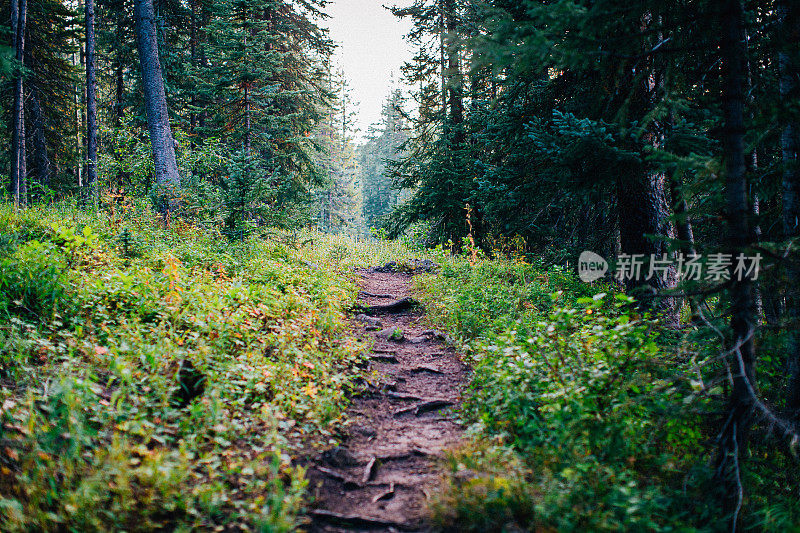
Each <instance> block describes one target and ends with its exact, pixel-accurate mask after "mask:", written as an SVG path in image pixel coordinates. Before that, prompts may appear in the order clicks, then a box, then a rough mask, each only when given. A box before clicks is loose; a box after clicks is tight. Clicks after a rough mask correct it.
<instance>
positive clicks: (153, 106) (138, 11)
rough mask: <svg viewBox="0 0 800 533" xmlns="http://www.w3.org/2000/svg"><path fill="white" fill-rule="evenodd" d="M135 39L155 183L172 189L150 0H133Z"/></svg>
mask: <svg viewBox="0 0 800 533" xmlns="http://www.w3.org/2000/svg"><path fill="white" fill-rule="evenodd" d="M134 17H135V22H136V42H137V46H138V49H139V61H140V63H141V70H142V87H143V88H144V100H145V110H146V112H147V127H148V129H149V131H150V144H151V145H152V150H153V161H154V163H155V173H156V183H157V185H158V186H159V187H161V188H164V189H167V190H168V191H171V192H174V191H175V190H177V188H178V187H179V186H180V176H179V175H178V163H177V160H176V158H175V145H174V139H173V137H172V129H171V128H170V125H169V112H168V109H167V98H166V94H165V92H164V79H163V76H162V71H161V62H160V61H159V58H158V42H157V40H156V25H155V13H154V11H153V1H152V0H135V2H134Z"/></svg>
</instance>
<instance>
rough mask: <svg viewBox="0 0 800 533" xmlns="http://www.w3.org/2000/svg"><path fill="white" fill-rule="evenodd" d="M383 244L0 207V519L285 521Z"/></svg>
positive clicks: (332, 417)
mask: <svg viewBox="0 0 800 533" xmlns="http://www.w3.org/2000/svg"><path fill="white" fill-rule="evenodd" d="M406 255H407V251H406V250H405V249H404V248H403V247H401V246H398V245H391V244H387V243H378V244H375V243H356V242H353V241H352V240H350V239H348V238H344V237H335V236H326V235H321V234H316V233H310V232H299V233H287V232H281V233H271V234H265V235H263V236H261V237H257V236H254V237H251V238H249V239H248V240H246V241H244V242H231V241H229V240H227V239H225V238H223V237H222V236H220V235H219V234H218V233H217V232H215V231H212V230H203V229H200V228H197V227H194V226H191V225H188V224H184V223H182V222H181V221H179V220H173V221H171V222H170V223H169V224H167V225H165V224H164V221H163V220H161V219H160V218H159V217H158V216H156V215H154V214H152V213H151V211H150V209H149V208H148V207H147V206H144V205H136V204H128V205H124V206H116V207H113V208H112V207H111V206H107V207H106V209H104V210H103V211H101V212H100V213H99V214H90V213H86V212H83V211H81V210H78V209H76V208H75V207H74V206H67V205H61V206H56V207H52V208H33V209H29V210H26V211H23V212H20V213H14V212H13V210H11V209H10V208H8V207H7V206H0V289H1V290H0V405H2V412H0V424H1V426H0V530H2V531H112V530H115V531H117V530H125V531H152V530H156V529H165V530H176V531H182V530H198V529H199V530H220V531H221V530H223V529H224V530H234V529H237V528H238V529H240V530H245V531H291V530H294V529H295V528H297V527H298V523H299V522H298V520H299V519H298V516H299V515H300V514H301V511H302V507H303V505H304V502H305V501H306V500H305V487H306V481H305V478H304V472H303V469H302V468H300V467H295V466H292V465H293V459H294V457H295V456H296V454H297V453H299V451H300V449H301V446H302V447H303V449H304V450H308V449H309V447H319V446H328V445H330V444H332V443H333V442H334V435H335V431H336V428H337V427H338V425H339V424H340V423H341V422H342V417H343V410H344V408H345V407H346V406H347V396H348V393H349V392H350V391H351V390H352V387H353V379H354V378H355V377H357V376H358V375H359V371H358V369H357V365H358V363H359V362H360V361H361V358H362V353H363V350H364V346H362V345H360V344H358V343H357V342H356V341H354V340H352V339H349V338H348V337H347V335H346V331H345V322H344V318H345V315H344V313H345V310H346V309H347V308H349V307H350V306H351V305H352V303H353V302H354V299H355V297H356V294H357V287H356V285H355V282H354V273H353V267H355V266H366V265H370V264H375V263H376V262H377V261H376V260H387V261H388V260H400V259H402V258H403V257H405V256H406Z"/></svg>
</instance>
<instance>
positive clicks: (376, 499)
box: [372, 481, 394, 503]
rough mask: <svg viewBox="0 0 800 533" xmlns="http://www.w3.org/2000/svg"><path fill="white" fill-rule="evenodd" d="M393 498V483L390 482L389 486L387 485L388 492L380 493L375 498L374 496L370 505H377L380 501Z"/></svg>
mask: <svg viewBox="0 0 800 533" xmlns="http://www.w3.org/2000/svg"><path fill="white" fill-rule="evenodd" d="M393 497H394V481H392V482H391V484H390V485H389V490H387V491H386V492H382V493H380V494H378V495H377V496H375V497H374V498H372V503H377V502H379V501H381V500H388V499H390V498H393Z"/></svg>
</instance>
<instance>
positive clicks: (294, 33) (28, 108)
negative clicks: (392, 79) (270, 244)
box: [0, 0, 800, 527]
mask: <svg viewBox="0 0 800 533" xmlns="http://www.w3.org/2000/svg"><path fill="white" fill-rule="evenodd" d="M343 1H346V0H343ZM325 4H326V2H325V0H297V1H291V0H188V1H185V2H182V1H176V0H130V1H129V0H75V1H72V0H70V1H61V0H10V2H4V3H3V4H2V5H1V6H0V22H2V26H0V34H1V35H2V42H0V99H2V102H3V106H2V121H0V145H2V146H3V147H5V148H4V149H2V150H0V179H1V180H2V191H3V192H2V194H3V198H4V201H5V202H7V203H8V204H13V206H14V207H15V208H17V209H19V210H24V209H26V208H27V207H35V206H39V205H49V204H53V203H57V202H60V201H64V200H67V201H74V202H75V203H76V204H77V206H78V207H79V208H80V209H84V210H86V211H93V210H95V211H96V210H101V211H102V210H109V209H111V210H113V209H115V206H121V205H123V204H124V203H125V201H126V199H129V198H137V199H140V200H142V199H147V201H148V202H150V204H151V205H152V208H153V210H154V211H155V212H157V213H159V214H160V216H161V217H162V219H163V220H164V223H165V224H167V225H169V224H170V223H171V221H173V220H181V221H184V222H186V223H188V224H190V225H193V226H196V227H200V228H205V229H208V230H212V231H216V232H218V233H219V234H221V235H223V236H225V237H226V238H227V239H230V240H238V241H243V240H246V239H248V238H250V237H253V236H259V235H260V236H263V235H267V234H269V232H271V231H274V230H275V229H276V228H277V229H283V230H296V229H299V228H309V227H315V228H317V229H319V230H321V231H323V232H325V233H335V234H350V235H353V236H358V237H359V238H371V237H373V236H375V237H381V238H385V237H390V238H403V239H406V241H408V242H411V241H413V242H414V243H415V244H416V245H419V246H421V247H422V248H433V247H436V246H437V245H438V246H440V248H439V249H440V250H442V249H444V250H448V251H449V252H451V253H453V254H459V253H465V254H466V255H467V256H468V257H470V259H471V260H473V262H474V260H476V259H477V258H479V257H480V258H489V259H493V258H498V259H499V258H504V257H520V258H524V259H526V260H528V261H534V262H535V261H539V262H541V263H542V264H545V265H550V266H552V265H559V266H561V267H564V268H567V269H569V270H574V269H575V268H576V266H577V258H578V256H579V254H580V253H581V252H582V251H584V250H590V251H594V252H596V253H598V254H600V255H601V256H602V257H604V258H606V259H608V260H609V262H610V264H611V272H612V273H613V270H614V268H615V267H616V268H619V266H620V265H623V264H624V263H625V261H626V260H628V261H629V260H630V259H631V257H641V258H643V259H644V262H643V263H642V266H641V268H642V271H643V272H645V273H647V272H648V271H649V275H645V274H643V275H640V276H628V277H621V278H620V279H614V278H613V276H612V275H611V273H609V275H608V276H607V277H606V280H605V281H603V282H604V283H607V284H608V287H609V290H616V291H619V292H620V293H625V294H627V295H629V296H631V297H633V298H635V303H632V301H630V302H628V303H625V304H624V306H627V307H625V308H626V309H630V311H626V312H630V313H632V314H633V315H632V316H636V317H650V318H653V319H655V320H656V323H657V325H653V328H654V329H652V330H648V331H649V332H648V333H647V335H646V336H648V338H650V337H649V336H650V335H651V333H652V338H653V339H656V340H657V342H658V343H659V345H661V346H662V347H668V348H669V349H668V350H667V348H664V349H665V350H667V351H668V352H669V354H670V355H668V356H664V358H663V359H661V360H660V363H661V364H663V365H667V366H670V365H672V366H671V367H670V370H672V371H673V372H671V373H670V375H671V376H673V378H674V377H675V376H677V375H678V374H681V375H683V376H684V377H685V376H686V375H689V374H692V373H693V372H694V373H696V374H697V376H696V377H697V379H696V380H695V381H692V383H694V384H695V386H696V387H697V390H696V391H695V393H696V395H697V396H701V397H703V398H704V402H705V403H702V404H701V405H699V406H695V405H694V404H692V405H691V406H689V404H687V407H686V412H682V413H681V414H680V415H679V414H676V412H674V411H670V409H674V408H675V407H676V406H675V405H671V404H670V406H666V405H660V404H659V405H658V406H655V407H652V406H650V407H648V409H650V408H651V407H652V409H654V410H659V409H663V411H664V412H669V416H665V418H664V420H683V421H684V423H688V422H686V420H688V419H687V418H685V417H689V418H691V419H692V420H694V421H702V423H701V422H698V424H699V425H701V426H702V427H703V428H704V429H703V431H702V432H701V433H702V435H701V436H699V437H697V438H696V440H693V441H692V446H696V448H697V450H694V451H693V452H692V454H693V457H700V456H702V457H704V458H705V459H706V460H707V464H708V465H711V466H709V469H708V471H706V473H705V474H703V475H706V474H707V478H708V479H710V480H712V481H709V483H711V486H712V487H713V491H714V492H715V494H717V493H718V494H717V495H718V496H719V501H720V502H721V504H720V505H721V510H722V511H721V514H724V515H725V516H729V517H732V518H733V524H734V527H735V525H736V524H737V523H738V522H737V521H738V520H740V518H739V517H740V512H741V509H742V508H743V505H744V506H745V507H746V506H747V505H752V507H750V509H751V510H752V512H751V513H750V514H749V515H748V517H750V518H748V519H747V520H750V521H749V522H747V524H750V526H752V527H766V526H765V525H764V524H767V523H770V522H769V520H771V519H772V518H774V517H773V516H772V515H770V513H773V514H775V513H778V514H781V513H783V514H782V515H781V516H784V517H786V516H788V517H789V518H787V519H786V521H785V522H780V523H781V524H784V525H785V524H786V523H788V522H792V521H794V524H795V525H796V523H797V522H796V521H795V519H797V518H798V516H800V515H798V514H797V509H796V504H797V500H798V492H797V490H798V487H797V479H798V475H797V472H798V470H797V456H798V442H800V430H798V424H799V423H800V328H799V327H798V319H799V318H800V292H798V291H799V290H800V283H799V282H800V264H798V258H799V256H798V253H797V239H798V236H800V164H798V152H800V44H799V43H800V4H798V3H797V2H795V1H792V0H722V1H716V0H702V1H694V2H684V1H672V0H667V1H661V0H640V1H635V2H630V1H616V0H595V1H588V0H587V1H583V0H569V1H555V2H541V1H536V0H523V1H517V0H485V1H465V0H414V1H413V2H408V3H405V4H401V5H398V6H395V7H392V8H391V10H392V12H393V13H394V14H395V15H396V16H398V17H402V18H405V19H408V20H410V21H411V22H412V23H413V30H412V31H411V33H410V34H409V35H408V41H409V42H410V43H411V44H412V45H413V46H414V47H415V49H416V54H415V57H414V59H413V60H412V61H410V62H409V63H408V64H406V65H404V67H403V71H402V82H401V83H400V84H399V85H398V86H397V87H387V99H386V102H385V104H384V111H383V116H382V120H381V122H380V123H379V124H376V125H375V126H374V127H372V128H371V129H370V130H369V131H367V132H361V133H363V134H364V136H363V138H361V140H360V141H359V137H358V133H359V132H356V131H355V127H354V121H353V116H354V113H355V112H356V107H357V103H356V102H353V99H352V96H351V94H350V91H349V88H348V82H347V80H346V79H345V77H344V75H343V73H342V72H340V71H338V70H337V68H336V66H335V65H334V64H333V63H332V59H331V58H332V53H333V49H334V43H332V42H331V41H330V39H329V38H328V37H327V35H326V32H325V31H324V30H323V29H322V28H321V21H322V20H323V19H324V16H325V15H324V8H325ZM0 231H3V229H2V228H0ZM754 258H758V259H757V260H758V265H759V268H758V269H750V270H747V271H746V272H742V271H741V270H737V268H736V265H737V264H739V265H741V264H742V263H741V260H748V261H751V264H752V261H754V260H755V259H754ZM689 259H692V260H694V261H695V262H696V264H698V265H700V268H702V269H705V272H709V271H714V270H713V269H714V268H716V270H715V272H716V274H715V275H710V276H699V277H697V278H692V277H690V276H687V275H686V269H685V268H684V267H685V264H684V262H685V261H688V260H689ZM655 260H662V261H665V262H666V263H668V266H667V267H666V268H663V269H661V270H658V272H659V274H657V275H652V274H653V272H654V270H653V268H654V266H655V264H654V262H655ZM720 262H722V264H723V268H720V267H719V265H720ZM714 265H716V266H714ZM742 274H744V275H742ZM522 279H523V281H524V280H525V277H524V276H523V278H522ZM626 301H627V300H626ZM519 305H520V306H524V305H523V300H520V302H519ZM620 305H623V304H620ZM656 332H657V333H656ZM563 333H564V334H565V335H567V336H569V335H570V330H569V329H568V328H567V329H565V331H564V332H563ZM520 342H521V341H520ZM587 342H589V343H591V342H592V341H591V340H588V341H587ZM609 346H610V348H609V347H607V349H608V350H611V351H613V350H617V349H619V350H622V348H619V346H617V345H609ZM626 349H628V348H626ZM642 349H643V350H644V348H642ZM699 353H703V354H705V356H704V357H701V358H700V359H702V360H703V361H704V363H703V366H702V370H700V369H698V367H696V366H693V365H695V364H696V363H697V361H698V357H699V356H698V354H699ZM620 368H621V369H619V372H620V375H624V374H625V373H626V372H627V370H626V369H624V368H622V367H620ZM661 368H663V366H662V367H661ZM668 373H669V372H668ZM656 374H657V373H656ZM656 374H654V375H656ZM659 375H660V374H659ZM664 379H666V378H664ZM622 381H624V380H622V378H620V383H621V382H622ZM606 385H607V386H608V387H612V386H613V387H616V386H617V385H614V382H613V381H611V382H608V383H607V384H606ZM620 386H621V385H620ZM488 401H489V400H488V399H487V402H488ZM608 408H609V409H610V407H608ZM598 410H599V411H602V410H603V409H602V408H600V407H598ZM537 416H538V415H537ZM666 424H667V425H669V422H666ZM676 424H677V422H676ZM509 431H510V430H509ZM667 437H669V435H668V436H667ZM586 446H587V448H586V450H587V451H586V453H587V454H590V452H591V450H592V443H589V444H586ZM681 446H682V444H681V443H680V442H669V444H668V446H667V447H675V448H680V447H681ZM686 447H687V448H688V447H689V445H687V446H686ZM701 449H702V451H699V450H701ZM661 451H663V450H661ZM658 453H661V452H658ZM665 453H666V452H665ZM687 454H688V452H687ZM684 459H685V457H684ZM689 463H691V461H688V460H687V461H686V462H685V463H681V464H684V466H685V465H686V464H689ZM670 464H672V463H670ZM692 464H694V463H692ZM687 468H688V467H687ZM701 478H703V476H702V475H698V477H697V478H696V479H695V480H697V479H701ZM636 479H638V480H639V481H641V480H642V479H649V478H648V475H647V474H642V476H641V477H639V478H636ZM703 479H705V478H703ZM643 483H644V484H645V485H646V484H647V481H643ZM693 486H695V487H703V486H706V485H703V484H702V483H701V482H700V481H697V483H694V485H693ZM676 493H677V492H676ZM685 495H686V491H684V496H685ZM749 495H753V496H752V500H751V499H748V498H751V496H749ZM767 495H770V497H768V496H767ZM676 498H677V496H676ZM771 498H772V499H771ZM676 501H677V500H676ZM768 501H775V502H778V503H776V504H775V507H774V508H772V507H769V505H770V503H769V502H768ZM765 502H767V503H765ZM628 503H630V502H628ZM665 508H669V509H672V510H674V508H672V507H669V506H668V505H667V506H665ZM754 509H755V510H754ZM776 509H778V510H776ZM669 512H672V511H669ZM697 512H698V513H699V514H698V516H701V519H700V520H701V521H702V520H706V522H704V524H708V523H709V522H708V521H707V520H708V519H707V517H708V516H710V514H711V515H714V513H715V512H711V511H708V509H707V508H703V509H699V510H697ZM703 513H706V514H703ZM709 513H710V514H709ZM759 513H761V514H760V515H759ZM717 515H719V513H718V514H717ZM767 515H769V516H767ZM756 516H761V517H762V518H763V517H764V516H767V518H763V520H762V521H761V522H759V521H758V520H759V519H758V518H753V517H756ZM770 517H772V518H770Z"/></svg>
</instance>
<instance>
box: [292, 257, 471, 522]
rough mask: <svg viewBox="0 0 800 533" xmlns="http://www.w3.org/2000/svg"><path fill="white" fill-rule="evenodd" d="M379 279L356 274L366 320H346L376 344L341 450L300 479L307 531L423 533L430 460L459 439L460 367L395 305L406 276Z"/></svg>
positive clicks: (432, 468)
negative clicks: (307, 500)
mask: <svg viewBox="0 0 800 533" xmlns="http://www.w3.org/2000/svg"><path fill="white" fill-rule="evenodd" d="M378 270H381V269H377V270H376V269H370V270H363V271H360V272H359V274H360V275H361V277H362V282H361V287H362V292H361V293H360V296H359V303H360V304H361V305H362V306H363V307H364V308H365V314H359V315H358V316H355V317H354V318H353V319H352V331H353V334H355V335H359V336H363V338H366V336H367V335H373V336H374V337H375V346H374V349H373V353H372V354H371V356H370V363H369V364H370V370H373V371H374V372H373V373H372V376H373V377H371V378H370V380H369V382H368V383H366V385H365V386H366V390H367V393H365V394H363V395H360V396H358V397H356V398H355V399H354V400H353V403H352V405H351V406H350V408H349V409H348V413H347V416H348V420H349V421H350V422H349V424H348V426H347V430H346V435H345V438H344V439H343V443H342V445H341V446H340V447H338V448H336V449H334V450H330V451H328V452H326V453H324V454H322V456H321V457H319V458H318V459H317V461H316V462H314V463H312V464H311V465H310V467H309V471H308V477H309V479H310V490H311V492H312V493H313V495H314V499H315V503H314V507H315V509H314V510H312V511H311V518H312V520H313V522H312V525H311V528H310V529H311V531H315V532H338V531H348V532H352V531H398V530H400V531H424V530H426V529H427V527H428V526H427V521H426V501H427V499H428V498H429V497H430V494H431V493H432V491H433V490H434V489H435V488H436V485H437V484H438V482H439V480H440V470H439V469H440V466H439V464H438V463H437V458H438V457H440V456H441V454H442V451H443V450H444V449H445V448H448V447H451V446H453V445H456V444H457V443H458V442H459V441H460V439H461V438H462V435H463V428H462V427H461V426H460V425H459V423H458V421H457V420H456V419H455V416H454V415H453V413H452V408H453V407H457V406H458V404H459V402H460V398H461V391H462V388H463V386H464V384H465V382H466V378H467V375H466V368H465V367H464V365H463V364H462V363H461V361H460V360H459V358H458V356H457V355H456V353H455V351H454V350H453V349H452V348H451V347H448V346H446V345H445V344H444V342H443V341H442V339H441V338H440V335H438V334H437V333H436V332H435V331H432V330H429V329H427V328H426V327H425V325H424V323H423V318H424V314H423V312H422V311H421V310H420V309H419V308H413V307H412V308H409V307H408V306H407V305H404V304H407V303H408V300H407V298H408V297H409V293H410V284H411V276H409V275H407V274H401V273H393V272H380V271H378ZM398 302H399V305H392V304H397V303H398ZM387 307H388V308H387ZM398 329H399V330H401V331H402V334H403V336H402V337H403V338H402V339H401V338H398V337H399V336H398V334H397V333H396V331H397V330H398Z"/></svg>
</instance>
